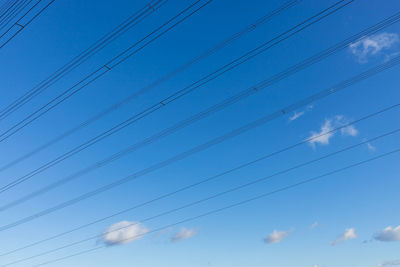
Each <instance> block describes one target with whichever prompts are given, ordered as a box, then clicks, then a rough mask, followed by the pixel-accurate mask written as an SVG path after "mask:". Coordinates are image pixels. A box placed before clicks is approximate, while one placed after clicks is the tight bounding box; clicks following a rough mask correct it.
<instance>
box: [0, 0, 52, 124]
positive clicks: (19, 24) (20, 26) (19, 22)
mask: <svg viewBox="0 0 400 267" xmlns="http://www.w3.org/2000/svg"><path fill="white" fill-rule="evenodd" d="M41 1H42V0H39V1H38V2H36V3H35V4H34V5H33V6H32V7H31V8H29V10H28V11H26V12H25V13H24V15H23V16H22V17H21V18H19V19H18V20H17V22H15V23H14V24H13V25H11V27H9V28H8V29H7V30H6V31H5V32H4V33H3V34H2V35H1V36H0V41H1V39H2V38H3V37H4V36H6V37H8V38H7V39H6V40H5V41H4V42H2V43H0V49H1V48H3V47H4V46H6V45H7V44H8V43H9V42H10V41H11V40H12V39H14V38H15V37H16V36H17V35H18V34H19V33H20V32H21V31H22V30H24V29H25V28H26V27H27V26H28V25H29V24H31V23H32V22H33V21H34V20H35V19H36V18H37V17H39V16H40V15H41V14H42V13H43V12H44V11H45V10H46V9H47V8H48V7H49V6H50V5H51V4H53V3H54V1H55V0H51V1H50V2H48V3H47V4H46V5H44V6H43V7H42V8H40V9H39V10H38V11H37V12H36V13H35V14H34V15H33V16H32V17H31V18H30V19H28V20H27V21H26V22H24V23H22V21H23V20H24V18H25V17H26V16H27V15H29V14H30V13H31V12H32V11H34V10H35V9H36V7H38V6H39V4H40V3H41ZM15 28H17V30H16V31H14V33H12V34H10V36H7V34H8V33H10V32H12V30H13V29H15ZM0 114H1V113H0ZM0 119H1V115H0Z"/></svg>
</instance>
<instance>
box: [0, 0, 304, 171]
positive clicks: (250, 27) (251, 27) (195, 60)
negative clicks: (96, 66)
mask: <svg viewBox="0 0 400 267" xmlns="http://www.w3.org/2000/svg"><path fill="white" fill-rule="evenodd" d="M298 2H299V1H298V0H294V1H289V2H286V3H284V4H283V5H282V6H280V7H279V8H277V9H275V10H273V11H272V12H269V13H268V14H266V15H265V16H263V17H261V18H259V19H257V20H256V21H254V22H253V23H251V24H249V25H248V26H247V27H245V28H243V29H242V30H240V31H239V32H236V33H235V34H233V35H231V36H230V37H228V38H227V39H225V40H223V41H222V42H220V43H218V44H217V45H215V46H213V47H211V48H210V49H208V50H206V51H204V52H203V53H201V54H200V55H199V56H196V57H195V58H193V59H191V60H189V61H188V62H186V63H185V64H183V65H182V66H180V67H178V68H176V69H175V70H173V71H171V72H170V73H168V74H167V75H165V76H163V77H161V78H160V79H158V80H156V81H155V82H152V83H151V84H149V85H148V86H146V87H144V88H142V89H140V90H138V91H136V92H134V93H133V94H131V95H129V96H128V97H126V98H124V99H123V100H122V101H120V102H118V103H116V104H114V105H112V106H110V107H108V108H107V109H105V110H103V111H102V112H100V113H98V114H96V115H95V116H93V117H91V118H89V119H88V120H86V121H84V122H82V123H80V124H79V125H77V126H76V127H74V128H72V129H70V130H68V131H66V132H64V133H62V134H61V135H59V136H57V137H56V138H54V139H52V140H50V141H49V142H47V143H45V144H43V145H41V146H39V147H37V148H35V149H34V150H32V151H30V152H28V153H26V154H24V155H22V156H21V157H19V158H17V159H14V160H12V161H11V162H9V163H7V164H6V165H4V166H2V167H0V172H1V171H4V170H6V169H8V168H10V167H12V166H14V165H16V164H18V163H20V162H22V161H24V160H26V159H28V158H30V157H32V156H34V155H35V154H37V153H39V152H40V151H42V150H44V149H46V148H48V147H50V146H51V145H54V144H56V143H58V142H60V141H61V140H63V139H64V138H67V137H68V136H70V135H71V134H73V133H75V132H77V131H78V130H81V129H83V128H85V127H87V126H89V125H90V124H92V123H94V122H95V121H97V120H99V119H101V118H103V117H104V116H106V115H107V114H109V113H111V112H113V111H115V110H117V109H119V108H120V107H122V106H123V105H125V104H127V103H129V102H130V101H132V100H133V99H135V98H136V97H138V96H140V95H141V94H143V93H145V92H147V91H149V90H151V89H153V88H155V87H157V86H159V85H160V84H162V83H163V82H165V81H167V80H169V79H170V78H172V77H174V76H176V75H178V74H179V73H181V72H183V71H185V70H186V69H188V68H189V67H191V66H193V65H195V64H196V63H198V62H199V61H201V60H203V59H205V58H207V57H208V56H210V55H212V54H214V53H216V52H217V51H218V50H220V49H222V48H224V47H226V46H227V45H229V44H230V43H232V42H234V41H235V40H237V39H239V38H240V37H242V36H243V35H245V34H247V33H250V32H251V31H253V30H255V29H256V28H258V27H259V26H260V25H262V24H263V23H266V22H268V21H269V20H270V19H272V18H273V17H275V16H276V15H279V14H281V13H282V12H283V11H285V10H287V9H288V8H291V7H293V6H294V5H296V4H297V3H298Z"/></svg>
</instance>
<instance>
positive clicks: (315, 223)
mask: <svg viewBox="0 0 400 267" xmlns="http://www.w3.org/2000/svg"><path fill="white" fill-rule="evenodd" d="M318 225H319V224H318V222H314V223H313V224H311V226H310V228H311V229H314V228H316V227H318Z"/></svg>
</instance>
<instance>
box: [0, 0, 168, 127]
mask: <svg viewBox="0 0 400 267" xmlns="http://www.w3.org/2000/svg"><path fill="white" fill-rule="evenodd" d="M167 1H168V0H152V1H150V2H149V3H147V4H146V5H145V6H144V7H142V8H141V9H139V10H137V11H136V12H134V13H133V14H132V15H130V16H129V17H128V18H127V19H126V20H124V21H123V22H122V23H121V24H119V25H118V26H116V27H115V28H113V29H112V30H111V31H110V32H108V33H106V34H105V35H103V36H102V37H101V38H100V39H99V40H97V41H96V42H94V43H93V44H92V45H90V46H89V47H88V48H87V49H85V50H83V51H82V52H81V53H79V54H78V55H77V56H75V57H74V58H72V59H71V60H70V61H69V62H67V63H66V64H64V65H63V66H62V67H61V68H59V69H57V70H56V71H55V72H54V73H52V74H51V75H50V76H48V77H47V78H46V79H44V80H43V81H41V82H40V83H39V84H37V85H36V86H35V87H33V88H32V89H30V90H29V91H28V92H26V93H25V94H24V95H22V96H20V97H19V98H18V99H16V100H15V101H13V102H12V103H11V104H10V105H8V106H7V107H6V108H4V109H3V110H1V111H0V120H1V119H4V118H6V117H7V116H9V115H10V114H11V113H13V112H14V111H16V110H17V109H19V108H20V107H22V106H23V105H24V104H26V103H27V102H29V101H30V100H31V99H33V98H34V97H36V96H37V95H38V94H40V93H41V92H43V91H44V90H46V89H47V88H49V87H50V86H51V85H53V84H55V83H56V82H57V81H58V80H60V79H62V78H63V77H64V76H65V75H67V74H68V73H70V72H71V71H72V70H74V69H75V68H77V67H78V66H80V65H81V64H83V63H84V62H86V61H87V60H88V59H90V58H91V57H92V56H94V55H95V54H97V53H98V52H100V51H101V50H102V49H103V48H105V47H106V46H108V45H109V44H111V43H112V42H113V41H115V40H116V39H117V38H119V37H120V36H121V35H123V34H124V33H126V32H127V31H128V30H130V29H132V28H133V27H134V26H136V25H137V24H139V23H140V22H141V21H143V20H144V19H145V18H147V17H148V16H150V15H151V14H153V13H154V12H155V11H157V10H158V9H159V8H161V7H162V6H163V5H164V4H165V3H167ZM24 27H26V24H25V26H24Z"/></svg>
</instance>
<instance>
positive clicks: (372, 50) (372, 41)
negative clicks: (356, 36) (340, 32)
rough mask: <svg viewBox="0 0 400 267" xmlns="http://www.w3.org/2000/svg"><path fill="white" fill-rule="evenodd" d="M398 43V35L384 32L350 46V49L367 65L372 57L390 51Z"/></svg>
mask: <svg viewBox="0 0 400 267" xmlns="http://www.w3.org/2000/svg"><path fill="white" fill-rule="evenodd" d="M398 42H399V36H398V34H396V33H387V32H383V33H380V34H376V35H372V36H367V37H365V38H363V39H361V40H360V41H357V42H354V43H352V44H350V45H349V47H350V51H351V52H352V53H353V54H354V55H355V56H356V57H357V59H358V61H359V62H360V63H366V62H368V58H369V57H370V56H374V55H377V54H378V53H380V52H382V51H383V50H388V49H390V48H392V47H393V46H394V45H395V44H397V43H398Z"/></svg>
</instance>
